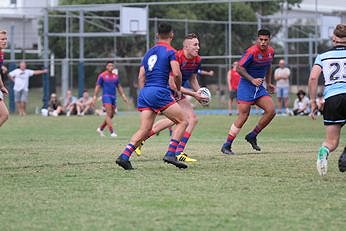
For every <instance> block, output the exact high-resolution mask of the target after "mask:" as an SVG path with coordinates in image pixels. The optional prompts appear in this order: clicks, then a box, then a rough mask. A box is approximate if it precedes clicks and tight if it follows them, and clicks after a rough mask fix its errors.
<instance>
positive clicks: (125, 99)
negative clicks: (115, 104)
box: [124, 96, 129, 104]
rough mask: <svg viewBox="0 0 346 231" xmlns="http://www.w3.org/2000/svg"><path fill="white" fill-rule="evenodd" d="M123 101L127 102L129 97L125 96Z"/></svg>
mask: <svg viewBox="0 0 346 231" xmlns="http://www.w3.org/2000/svg"><path fill="white" fill-rule="evenodd" d="M124 102H125V103H126V104H128V103H129V99H128V98H127V97H126V96H125V97H124Z"/></svg>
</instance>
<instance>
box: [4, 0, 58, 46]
mask: <svg viewBox="0 0 346 231" xmlns="http://www.w3.org/2000/svg"><path fill="white" fill-rule="evenodd" d="M57 5H58V0H1V1H0V28H1V29H5V30H7V31H8V33H9V42H13V44H14V48H15V49H20V50H23V49H25V50H26V52H38V51H39V50H40V48H41V41H40V36H39V20H40V19H41V16H42V15H43V9H44V8H45V7H51V6H57ZM12 30H13V38H12V37H11V33H12Z"/></svg>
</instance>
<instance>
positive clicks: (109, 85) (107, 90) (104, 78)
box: [93, 61, 128, 137]
mask: <svg viewBox="0 0 346 231" xmlns="http://www.w3.org/2000/svg"><path fill="white" fill-rule="evenodd" d="M101 88H102V89H103V92H102V105H103V107H104V109H105V111H106V117H105V119H104V120H103V122H102V124H101V125H100V126H99V127H98V128H97V130H96V131H97V132H98V133H99V134H100V136H105V135H104V133H103V129H105V128H106V127H107V126H108V129H109V132H110V134H111V137H117V134H116V133H115V131H114V129H113V123H112V118H113V116H114V112H115V109H116V107H117V91H116V90H118V91H119V94H120V95H121V97H122V98H123V100H124V102H125V103H128V99H127V97H126V95H125V92H124V89H123V87H122V86H121V85H120V83H119V76H118V74H117V72H114V63H113V62H112V61H109V62H107V64H106V70H105V71H103V72H102V73H101V74H99V76H98V77H97V81H96V86H95V90H94V97H93V105H95V103H96V100H97V95H98V93H99V91H100V89H101Z"/></svg>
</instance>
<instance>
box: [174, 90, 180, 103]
mask: <svg viewBox="0 0 346 231" xmlns="http://www.w3.org/2000/svg"><path fill="white" fill-rule="evenodd" d="M174 98H175V100H176V101H178V100H181V91H175V94H174Z"/></svg>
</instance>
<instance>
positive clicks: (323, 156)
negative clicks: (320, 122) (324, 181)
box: [316, 124, 341, 176]
mask: <svg viewBox="0 0 346 231" xmlns="http://www.w3.org/2000/svg"><path fill="white" fill-rule="evenodd" d="M325 129H326V138H325V140H324V142H323V143H322V146H321V147H320V148H319V150H318V153H317V161H316V168H317V171H318V173H319V174H320V175H321V176H324V175H326V174H327V170H328V155H329V153H331V152H332V151H334V150H335V149H336V148H337V147H338V145H339V140H340V131H341V125H340V124H335V125H327V126H325Z"/></svg>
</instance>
